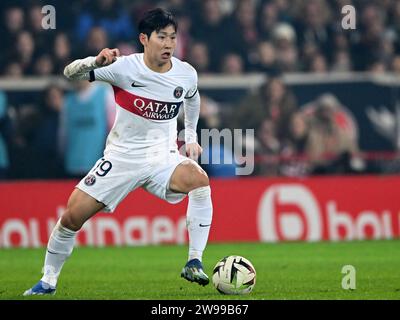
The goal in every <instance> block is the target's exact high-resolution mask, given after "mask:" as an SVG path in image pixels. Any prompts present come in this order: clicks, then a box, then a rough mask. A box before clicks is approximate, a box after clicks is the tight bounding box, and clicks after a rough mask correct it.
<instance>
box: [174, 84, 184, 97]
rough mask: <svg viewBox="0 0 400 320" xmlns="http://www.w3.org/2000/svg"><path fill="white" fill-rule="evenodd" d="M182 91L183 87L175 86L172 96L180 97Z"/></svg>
mask: <svg viewBox="0 0 400 320" xmlns="http://www.w3.org/2000/svg"><path fill="white" fill-rule="evenodd" d="M182 93H183V88H182V87H176V88H175V90H174V97H175V98H177V99H178V98H180V97H181V96H182Z"/></svg>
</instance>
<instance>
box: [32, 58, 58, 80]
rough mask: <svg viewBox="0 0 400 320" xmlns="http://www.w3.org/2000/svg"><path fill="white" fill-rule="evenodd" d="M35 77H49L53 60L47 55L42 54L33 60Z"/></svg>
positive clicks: (52, 69) (52, 67) (52, 68)
mask: <svg viewBox="0 0 400 320" xmlns="http://www.w3.org/2000/svg"><path fill="white" fill-rule="evenodd" d="M33 71H34V74H35V75H38V76H49V75H51V74H52V73H53V71H54V63H53V59H52V58H51V56H50V55H49V54H43V55H41V56H40V57H38V58H37V59H36V60H35V64H34V66H33Z"/></svg>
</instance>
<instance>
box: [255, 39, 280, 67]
mask: <svg viewBox="0 0 400 320" xmlns="http://www.w3.org/2000/svg"><path fill="white" fill-rule="evenodd" d="M276 60H277V59H276V52H275V48H274V46H273V45H272V43H271V42H269V41H262V42H260V43H259V44H258V47H257V57H256V59H255V61H253V67H252V70H253V71H258V72H263V73H266V74H271V75H273V74H276V73H277V72H278V66H277V64H276Z"/></svg>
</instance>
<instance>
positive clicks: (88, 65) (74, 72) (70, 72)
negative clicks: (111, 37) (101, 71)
mask: <svg viewBox="0 0 400 320" xmlns="http://www.w3.org/2000/svg"><path fill="white" fill-rule="evenodd" d="M119 56H120V53H119V50H118V49H109V48H105V49H103V50H101V51H100V53H99V54H98V55H97V56H96V57H87V58H85V59H78V60H75V61H73V62H72V63H70V64H69V65H67V66H66V67H65V69H64V75H65V76H66V77H67V78H68V79H70V80H94V77H93V72H92V71H93V70H95V69H98V68H102V67H106V66H109V65H111V64H112V63H114V62H115V61H117V57H119ZM92 78H93V79H92ZM104 80H106V79H104Z"/></svg>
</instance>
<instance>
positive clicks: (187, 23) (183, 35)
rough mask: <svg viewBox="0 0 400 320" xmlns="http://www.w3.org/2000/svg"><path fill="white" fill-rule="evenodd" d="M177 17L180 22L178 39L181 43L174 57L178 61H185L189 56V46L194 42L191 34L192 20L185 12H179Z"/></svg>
mask: <svg viewBox="0 0 400 320" xmlns="http://www.w3.org/2000/svg"><path fill="white" fill-rule="evenodd" d="M175 17H176V20H177V22H178V32H177V39H179V41H178V43H177V45H176V48H175V51H174V55H175V56H176V57H177V58H178V59H181V60H185V59H186V58H187V56H188V52H189V46H190V43H191V41H192V35H191V33H190V29H191V27H192V20H191V19H190V16H189V15H187V14H185V13H183V12H178V13H177V14H176V15H175Z"/></svg>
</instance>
